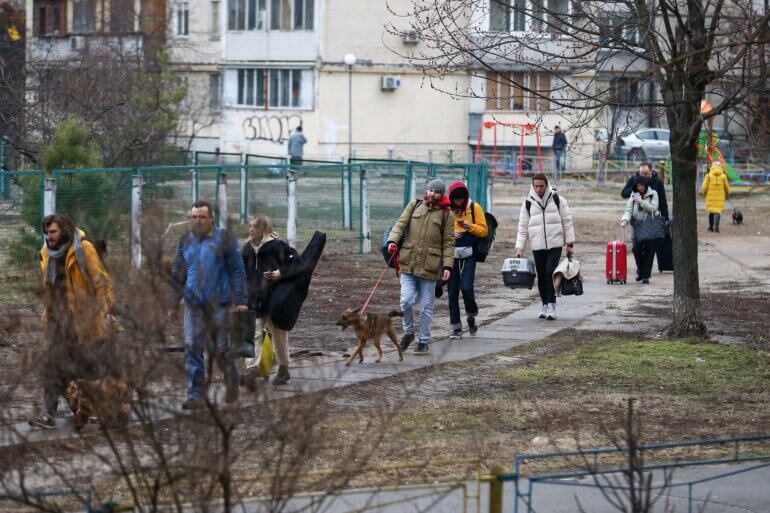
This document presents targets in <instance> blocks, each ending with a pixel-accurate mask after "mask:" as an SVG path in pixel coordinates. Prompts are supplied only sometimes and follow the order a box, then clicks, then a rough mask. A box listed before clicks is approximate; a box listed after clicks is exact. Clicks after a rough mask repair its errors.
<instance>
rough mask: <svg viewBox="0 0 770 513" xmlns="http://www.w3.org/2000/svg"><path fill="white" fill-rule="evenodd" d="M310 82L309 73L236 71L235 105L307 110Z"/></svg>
mask: <svg viewBox="0 0 770 513" xmlns="http://www.w3.org/2000/svg"><path fill="white" fill-rule="evenodd" d="M311 81H312V71H311V70H299V69H239V70H238V105H251V106H255V107H266V106H269V107H270V108H286V107H288V108H310V101H309V99H308V93H310V92H311V91H312V84H311Z"/></svg>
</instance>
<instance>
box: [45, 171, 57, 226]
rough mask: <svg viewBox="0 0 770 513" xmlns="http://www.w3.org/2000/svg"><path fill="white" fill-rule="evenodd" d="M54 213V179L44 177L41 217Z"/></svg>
mask: <svg viewBox="0 0 770 513" xmlns="http://www.w3.org/2000/svg"><path fill="white" fill-rule="evenodd" d="M55 213H56V179H55V178H46V179H45V184H44V186H43V217H45V216H50V215H52V214H55Z"/></svg>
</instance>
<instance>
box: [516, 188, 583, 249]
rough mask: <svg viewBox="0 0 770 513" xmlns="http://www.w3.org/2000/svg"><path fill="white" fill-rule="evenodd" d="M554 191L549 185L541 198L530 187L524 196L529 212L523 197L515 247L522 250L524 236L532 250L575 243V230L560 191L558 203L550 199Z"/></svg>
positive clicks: (524, 240)
mask: <svg viewBox="0 0 770 513" xmlns="http://www.w3.org/2000/svg"><path fill="white" fill-rule="evenodd" d="M555 192H556V189H553V188H552V187H551V186H550V185H549V186H548V188H547V189H546V190H545V194H544V195H543V197H542V198H541V197H540V196H538V194H537V192H535V188H534V187H532V188H530V190H529V196H527V200H529V202H530V208H529V212H528V211H527V202H526V201H524V203H523V204H522V205H521V213H520V214H519V231H518V234H517V235H516V249H521V250H524V246H526V245H527V240H529V245H530V247H531V248H532V250H533V251H537V250H542V249H552V248H561V247H564V246H566V245H567V244H574V243H575V230H574V228H573V227H572V214H571V213H570V211H569V205H568V204H567V200H566V199H564V196H562V195H559V206H558V207H557V206H556V202H555V201H554V199H553V195H554V193H555Z"/></svg>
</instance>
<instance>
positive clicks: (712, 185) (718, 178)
mask: <svg viewBox="0 0 770 513" xmlns="http://www.w3.org/2000/svg"><path fill="white" fill-rule="evenodd" d="M701 190H702V191H703V197H704V198H706V210H708V212H709V214H721V213H722V210H723V209H724V208H725V199H727V197H728V196H730V184H729V183H728V182H727V176H725V173H724V171H723V170H722V166H719V165H713V166H711V169H710V170H709V172H708V174H707V175H706V176H704V177H703V185H702V186H701Z"/></svg>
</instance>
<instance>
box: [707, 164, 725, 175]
mask: <svg viewBox="0 0 770 513" xmlns="http://www.w3.org/2000/svg"><path fill="white" fill-rule="evenodd" d="M709 174H710V175H711V176H713V177H714V178H719V177H720V176H722V175H724V174H725V171H724V169H722V166H711V169H709Z"/></svg>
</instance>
